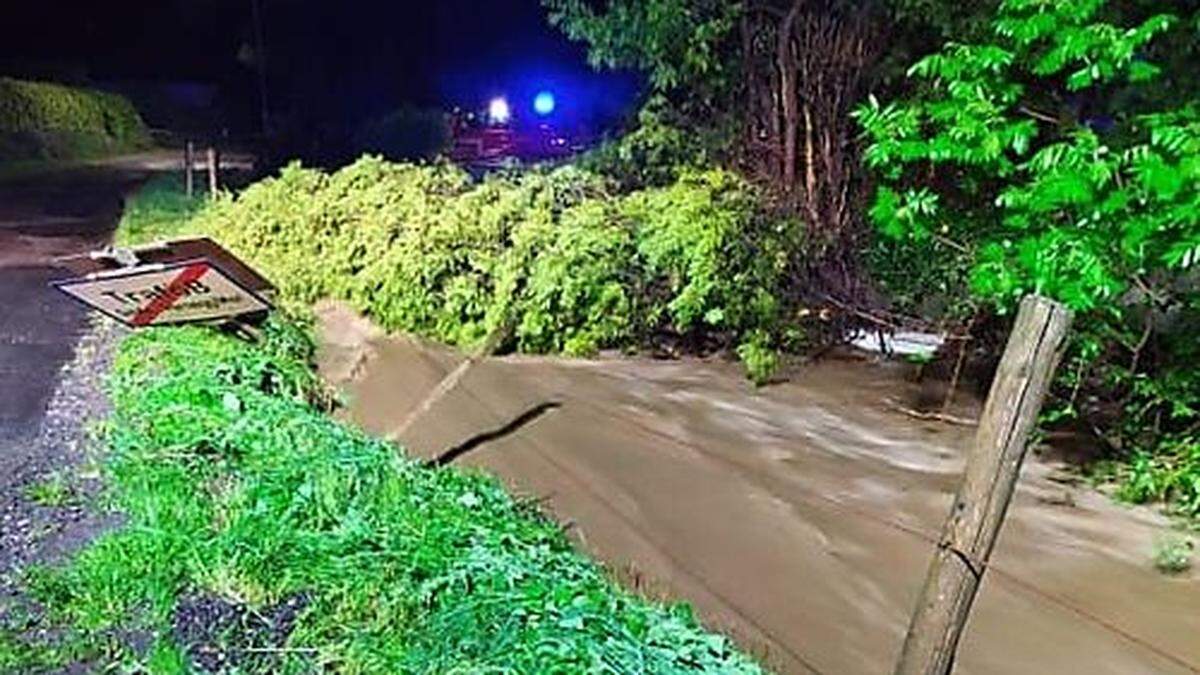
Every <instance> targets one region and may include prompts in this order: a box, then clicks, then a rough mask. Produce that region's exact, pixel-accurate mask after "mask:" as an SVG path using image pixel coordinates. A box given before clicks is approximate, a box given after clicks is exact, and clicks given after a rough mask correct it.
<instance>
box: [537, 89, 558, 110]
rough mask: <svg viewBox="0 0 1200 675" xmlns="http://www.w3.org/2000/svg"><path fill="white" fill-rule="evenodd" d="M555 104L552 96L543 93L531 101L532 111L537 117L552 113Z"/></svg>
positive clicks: (545, 92)
mask: <svg viewBox="0 0 1200 675" xmlns="http://www.w3.org/2000/svg"><path fill="white" fill-rule="evenodd" d="M555 104H556V102H555V100H554V94H551V93H550V92H548V91H543V92H541V93H539V94H538V95H537V96H536V97H535V98H534V99H533V110H534V112H536V113H537V114H539V115H542V116H546V115H549V114H550V113H552V112H554V106H555Z"/></svg>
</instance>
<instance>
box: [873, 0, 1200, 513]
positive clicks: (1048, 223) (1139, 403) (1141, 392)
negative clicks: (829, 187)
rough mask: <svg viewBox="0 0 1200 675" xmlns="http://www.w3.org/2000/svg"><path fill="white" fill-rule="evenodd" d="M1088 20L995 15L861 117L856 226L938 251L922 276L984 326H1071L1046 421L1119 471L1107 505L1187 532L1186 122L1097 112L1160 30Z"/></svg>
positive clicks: (1154, 70)
mask: <svg viewBox="0 0 1200 675" xmlns="http://www.w3.org/2000/svg"><path fill="white" fill-rule="evenodd" d="M1105 10H1106V7H1105V2H1104V1H1103V0H1089V1H1088V2H1083V3H1065V2H1056V1H1053V0H1005V1H1004V2H1002V3H1001V6H1000V11H999V13H998V15H997V16H996V17H995V20H994V21H993V32H994V35H993V39H992V40H991V41H990V42H987V43H980V44H956V43H951V44H949V45H947V46H946V48H945V49H943V50H942V51H941V52H938V53H936V54H933V55H931V56H929V57H926V58H924V59H922V60H921V61H919V62H917V63H916V64H915V65H913V66H912V68H911V69H910V70H909V76H910V78H911V80H912V83H913V85H914V93H913V94H912V95H911V96H909V97H908V98H905V99H902V100H898V101H893V102H890V103H887V104H883V103H880V102H878V101H876V100H874V99H872V100H871V101H870V102H869V103H868V104H866V105H864V106H862V107H861V108H860V109H859V111H858V113H857V115H858V118H859V121H860V122H861V123H862V125H863V127H864V129H865V130H866V132H867V135H868V137H869V139H870V141H871V144H870V147H869V148H868V149H867V151H866V153H865V155H864V157H865V160H866V162H867V164H868V165H869V166H871V167H872V168H874V169H876V170H877V172H878V173H879V175H880V178H881V184H880V187H879V188H878V190H877V192H876V195H875V200H874V203H873V205H872V207H871V209H870V217H871V219H872V220H873V221H874V222H875V223H876V225H877V226H878V227H879V230H880V231H881V232H882V233H883V234H884V235H885V237H886V238H887V240H888V241H891V242H896V244H895V245H896V246H903V247H907V248H909V249H910V250H911V249H924V250H925V251H927V252H929V253H930V254H931V255H929V256H928V257H929V258H935V259H937V258H936V256H935V255H932V254H935V253H936V251H937V248H938V247H942V250H943V252H944V251H946V250H952V251H954V252H955V253H954V258H948V257H947V256H945V255H943V256H941V257H940V259H941V260H954V259H956V260H957V261H958V262H957V263H954V262H952V263H951V264H950V267H952V268H956V269H964V268H969V270H970V271H969V277H970V287H971V290H972V291H973V293H974V295H975V296H976V297H977V298H978V299H980V300H983V301H986V302H992V303H994V304H996V305H997V306H998V307H999V308H1001V310H1005V309H1007V308H1010V307H1012V306H1013V305H1014V304H1015V302H1016V301H1017V300H1018V299H1019V298H1020V297H1021V296H1022V295H1024V294H1026V293H1030V292H1034V293H1041V294H1044V295H1048V296H1052V297H1055V298H1058V299H1059V300H1061V301H1063V302H1065V303H1066V304H1068V305H1069V306H1071V307H1072V308H1074V309H1075V310H1077V312H1078V316H1079V319H1078V321H1077V324H1076V325H1077V337H1076V339H1075V343H1074V345H1073V348H1072V352H1071V355H1070V357H1069V358H1068V360H1067V362H1066V365H1065V367H1064V368H1063V373H1064V374H1063V376H1062V378H1061V384H1062V391H1061V393H1062V394H1063V397H1062V399H1061V400H1060V401H1059V403H1058V406H1057V407H1058V409H1057V410H1056V411H1055V412H1054V415H1055V416H1058V417H1061V416H1062V415H1075V414H1080V413H1083V414H1085V415H1088V416H1089V417H1090V418H1092V419H1093V423H1094V424H1097V425H1099V426H1102V427H1104V429H1105V434H1106V436H1107V437H1108V439H1109V442H1110V443H1111V444H1112V445H1114V446H1115V447H1118V448H1121V449H1123V450H1124V451H1125V452H1126V453H1132V454H1131V455H1130V456H1132V457H1134V458H1135V459H1134V460H1133V463H1132V464H1131V466H1133V467H1135V468H1134V469H1133V470H1132V471H1131V472H1129V473H1128V474H1127V478H1128V480H1129V481H1130V482H1129V483H1127V486H1126V489H1125V490H1124V491H1123V494H1124V495H1125V496H1127V497H1129V498H1132V499H1136V500H1144V499H1149V498H1170V499H1171V500H1172V501H1173V502H1175V503H1176V505H1177V506H1178V507H1179V508H1182V509H1183V510H1184V511H1186V512H1188V513H1190V514H1192V515H1195V514H1196V513H1198V512H1200V511H1198V509H1197V506H1196V497H1195V495H1196V494H1197V493H1198V492H1200V491H1198V490H1197V489H1196V481H1197V479H1198V478H1200V466H1197V465H1195V464H1194V463H1189V462H1188V460H1186V459H1185V458H1186V457H1188V456H1190V455H1192V454H1193V453H1194V452H1195V447H1196V446H1195V438H1194V437H1193V436H1192V435H1191V432H1192V431H1194V430H1195V428H1196V426H1195V425H1196V424H1197V421H1198V420H1200V374H1198V373H1197V371H1196V370H1195V363H1196V357H1197V356H1198V355H1200V354H1198V349H1197V347H1196V345H1195V339H1194V335H1195V332H1194V330H1195V328H1196V326H1197V324H1198V322H1200V311H1198V310H1200V306H1198V304H1197V291H1198V290H1200V288H1198V287H1197V283H1196V278H1195V275H1194V270H1195V268H1196V266H1197V264H1198V263H1200V108H1197V107H1196V106H1195V104H1194V102H1191V103H1189V104H1187V105H1183V106H1180V107H1172V108H1168V109H1156V110H1142V111H1133V112H1129V111H1128V110H1127V109H1125V108H1121V107H1115V108H1113V109H1111V110H1110V109H1108V108H1107V107H1106V105H1105V101H1107V99H1106V94H1108V93H1110V92H1114V91H1120V92H1121V94H1122V95H1121V96H1120V97H1118V98H1119V99H1120V100H1121V101H1127V100H1129V95H1128V92H1129V91H1131V89H1136V88H1137V87H1153V86H1154V84H1153V80H1154V78H1155V77H1156V76H1158V75H1159V73H1160V71H1159V69H1158V67H1157V66H1155V65H1154V64H1153V63H1151V62H1150V61H1148V60H1146V59H1145V58H1144V57H1143V56H1142V55H1143V54H1144V53H1146V52H1148V51H1150V50H1151V46H1152V40H1153V39H1154V38H1155V37H1156V36H1160V35H1162V34H1164V33H1166V32H1169V31H1171V30H1172V28H1173V27H1174V26H1175V25H1176V22H1175V20H1174V19H1173V17H1171V16H1168V15H1150V16H1147V17H1145V18H1143V19H1141V20H1140V21H1139V22H1138V23H1136V24H1135V25H1132V26H1130V27H1122V26H1117V25H1113V24H1111V23H1108V22H1106V21H1104V20H1102V19H1101V18H1099V17H1100V16H1101V15H1102V12H1103V11H1105ZM1072 97H1075V100H1080V99H1083V98H1085V97H1086V100H1089V101H1091V104H1090V108H1091V109H1090V110H1089V111H1087V112H1086V113H1084V115H1085V116H1082V117H1081V112H1082V111H1080V110H1079V109H1078V108H1076V107H1073V106H1072V105H1069V104H1066V103H1064V102H1065V101H1071V100H1072ZM1150 98H1153V97H1150ZM887 245H891V244H887ZM1110 402H1116V404H1115V406H1114V405H1113V404H1112V403H1110ZM1113 408H1115V411H1114V410H1113ZM1118 418H1119V419H1118ZM1139 463H1140V464H1139ZM1136 467H1141V468H1136ZM1177 470H1181V471H1183V475H1179V474H1178V473H1177ZM1143 483H1145V485H1146V486H1145V487H1137V486H1141V485H1143ZM1150 486H1153V487H1150Z"/></svg>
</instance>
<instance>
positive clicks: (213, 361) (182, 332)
mask: <svg viewBox="0 0 1200 675" xmlns="http://www.w3.org/2000/svg"><path fill="white" fill-rule="evenodd" d="M310 357H311V345H310V343H309V341H308V339H307V336H306V334H305V333H304V332H303V331H302V330H300V329H298V328H296V327H295V326H293V325H290V324H287V323H284V322H281V321H276V320H273V321H272V322H271V323H269V324H268V326H267V328H266V330H265V336H264V338H263V341H262V342H261V343H260V344H258V345H251V344H247V343H245V342H242V341H240V340H238V339H235V338H233V337H229V336H226V335H223V334H220V333H218V332H216V331H214V330H211V329H205V328H194V327H193V328H175V329H152V330H148V331H144V332H140V333H137V334H135V335H133V336H132V337H130V338H128V339H127V340H126V341H125V342H124V343H123V344H122V346H121V348H120V350H119V354H118V357H117V359H116V362H115V364H114V367H113V372H112V373H111V375H110V379H111V383H110V388H111V396H112V401H113V405H114V412H113V416H112V418H111V420H110V423H109V425H108V430H109V431H108V437H107V441H108V444H109V447H110V455H109V458H108V463H107V469H106V474H107V478H108V481H109V483H110V485H111V494H110V499H111V500H112V503H113V504H114V506H116V507H117V508H119V509H120V510H121V511H123V512H124V513H125V514H126V520H127V526H126V527H124V528H123V529H121V530H119V531H116V532H114V533H111V534H108V535H106V536H103V537H102V538H101V539H99V540H97V541H95V542H94V543H93V544H92V545H91V546H90V547H88V548H86V549H85V550H84V551H82V553H80V554H79V555H78V557H77V558H76V559H75V560H74V561H73V562H72V563H71V564H69V565H67V566H65V567H61V568H55V569H39V570H35V571H34V572H33V573H31V574H30V575H29V577H28V583H29V588H30V590H31V592H32V594H33V595H34V597H35V598H36V599H37V600H38V601H39V602H41V603H43V604H44V606H45V608H46V614H45V616H44V617H43V618H42V619H40V627H43V628H53V634H55V635H57V636H58V637H57V639H56V641H54V642H38V641H36V640H29V639H27V638H19V637H14V636H13V634H11V633H10V634H8V635H7V636H5V635H3V634H0V666H3V667H5V668H6V669H17V670H20V669H33V668H36V667H40V666H45V665H46V664H47V663H49V664H51V666H53V667H59V666H62V665H64V663H66V662H74V663H84V664H88V665H89V667H94V668H97V669H104V668H114V669H120V670H149V671H151V672H184V671H185V670H187V669H188V668H190V667H191V665H194V663H193V662H194V661H195V659H196V658H199V657H200V656H203V655H206V654H207V655H209V656H212V655H213V654H220V655H221V656H222V658H223V659H224V660H223V661H222V663H224V664H225V665H226V666H227V667H232V668H234V669H240V670H241V671H243V672H315V671H326V670H329V671H336V672H347V673H365V672H413V673H425V672H428V673H485V672H486V673H502V672H572V673H573V672H630V673H632V672H638V673H642V672H647V673H665V672H672V673H674V672H714V673H737V672H758V670H759V668H758V666H757V665H756V664H755V663H754V662H753V661H752V660H750V659H749V658H748V657H746V656H744V655H743V654H741V653H740V652H738V651H737V650H736V649H735V648H734V646H733V645H732V644H731V643H730V641H729V640H728V639H726V638H724V637H721V636H718V635H715V634H712V633H709V632H707V631H705V630H704V629H703V628H702V627H700V626H699V624H698V623H697V622H696V620H695V619H694V618H693V616H692V612H691V611H690V610H689V609H688V608H687V607H685V606H664V605H660V604H656V603H653V602H650V601H647V600H645V599H642V598H639V597H637V596H635V595H633V594H631V593H629V592H626V591H624V590H622V589H621V588H619V587H618V586H617V585H616V584H615V583H614V582H613V581H612V580H611V579H610V578H609V576H608V575H607V574H606V573H605V572H604V571H603V570H602V569H601V568H600V567H599V566H597V565H596V564H595V563H593V562H591V561H589V560H588V559H586V558H584V557H583V556H581V555H580V554H579V553H577V552H576V551H575V550H574V549H573V548H572V547H571V546H570V544H569V542H568V540H567V539H566V538H565V537H564V535H563V534H562V531H561V529H560V528H559V527H558V526H557V525H555V524H554V523H552V522H550V521H548V520H547V519H545V518H543V517H542V516H541V515H540V514H539V513H538V512H537V511H536V509H535V508H533V507H531V506H529V505H527V504H523V503H521V502H518V501H515V500H513V499H512V498H511V497H510V496H509V495H508V494H506V493H505V492H504V491H503V490H502V489H501V487H500V486H499V485H498V484H497V483H496V482H495V481H494V480H492V479H489V478H486V477H484V476H481V475H475V474H469V473H464V472H461V471H458V470H454V469H430V468H425V467H424V466H423V465H421V464H419V463H417V462H415V461H413V460H411V459H408V458H406V457H405V456H404V455H403V454H402V453H401V452H400V451H399V450H398V449H397V448H396V447H395V446H393V445H390V444H387V443H384V442H382V441H378V440H373V439H370V438H368V437H366V436H365V435H363V434H362V433H360V432H359V431H357V430H355V429H352V428H348V427H346V426H343V425H341V424H339V423H336V422H334V421H333V420H331V419H330V418H329V417H328V416H327V415H326V414H324V412H322V407H323V405H324V403H323V401H324V400H325V398H326V397H325V396H324V395H323V394H322V386H321V385H320V383H319V382H318V380H317V378H316V377H315V375H314V374H313V372H312V371H311V369H310V367H309V359H310ZM196 599H200V600H201V601H202V602H204V603H207V605H205V606H210V607H211V606H217V607H223V608H227V611H226V614H227V615H228V617H231V618H230V619H229V621H227V622H225V623H221V622H216V623H218V624H219V625H213V626H210V627H211V628H212V630H211V631H210V633H204V631H203V630H202V631H201V632H200V634H201V635H203V636H206V637H204V638H203V639H202V640H200V644H195V643H194V638H193V643H192V644H185V642H186V641H185V640H182V639H181V630H182V629H181V628H180V626H181V625H184V624H186V620H187V619H188V616H189V615H188V614H187V613H186V612H185V611H184V610H185V609H186V608H187V607H188V606H194V605H195V602H196ZM293 606H294V607H298V608H299V609H298V611H297V612H296V613H295V616H294V617H293V618H292V619H290V620H289V622H288V623H286V626H284V624H282V623H279V624H272V623H271V621H270V620H267V621H266V623H264V622H263V621H260V620H259V619H254V618H253V617H268V619H269V617H274V616H280V615H281V614H280V608H286V607H293ZM209 623H213V622H211V621H210V622H209ZM246 626H259V627H260V628H262V629H261V630H260V629H259V628H255V629H253V630H250V629H247V628H245V627H246ZM271 626H275V627H276V628H279V627H280V626H284V629H283V630H276V629H273V628H271ZM264 627H265V628H264ZM202 628H203V626H202ZM183 632H185V633H186V632H187V631H183ZM26 634H29V633H28V632H26ZM188 634H189V635H193V636H194V635H195V634H196V633H195V631H192V632H191V633H188ZM131 636H133V638H136V639H132V638H131ZM134 644H141V645H144V646H143V647H142V648H140V649H135V648H134V647H133V646H131V645H134ZM190 664H191V665H190Z"/></svg>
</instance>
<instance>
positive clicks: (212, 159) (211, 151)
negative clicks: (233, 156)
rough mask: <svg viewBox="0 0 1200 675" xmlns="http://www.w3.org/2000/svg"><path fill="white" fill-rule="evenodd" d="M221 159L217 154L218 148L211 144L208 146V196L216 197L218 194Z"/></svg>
mask: <svg viewBox="0 0 1200 675" xmlns="http://www.w3.org/2000/svg"><path fill="white" fill-rule="evenodd" d="M220 161H221V160H220V159H219V157H218V155H217V149H216V148H214V147H212V146H211V145H210V146H209V147H208V197H209V199H215V198H216V196H217V172H218V171H219V170H220V168H221V167H220Z"/></svg>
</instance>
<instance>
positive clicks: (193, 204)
mask: <svg viewBox="0 0 1200 675" xmlns="http://www.w3.org/2000/svg"><path fill="white" fill-rule="evenodd" d="M196 182H197V183H200V182H201V181H196ZM196 189H197V192H196V193H195V194H194V195H193V196H192V197H188V196H187V193H186V192H185V191H184V187H183V179H182V178H180V177H179V176H177V175H170V174H167V175H159V176H155V177H154V178H151V179H150V180H149V181H147V182H146V183H145V184H144V185H142V187H141V189H139V190H138V191H137V192H136V193H134V194H133V196H132V197H131V198H130V199H128V200H127V201H126V203H125V211H124V213H122V214H121V222H120V224H119V225H118V226H117V231H116V235H115V237H114V243H115V244H117V245H118V246H129V245H131V244H136V243H143V244H144V243H148V242H153V241H163V240H167V239H171V238H173V237H175V236H177V235H178V234H179V231H180V230H181V229H182V228H184V227H185V226H186V224H187V222H188V220H189V219H190V218H191V217H192V216H194V215H195V214H196V213H198V212H199V211H200V209H201V208H202V207H203V206H204V202H205V196H204V193H202V192H200V186H199V185H197V186H196Z"/></svg>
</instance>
